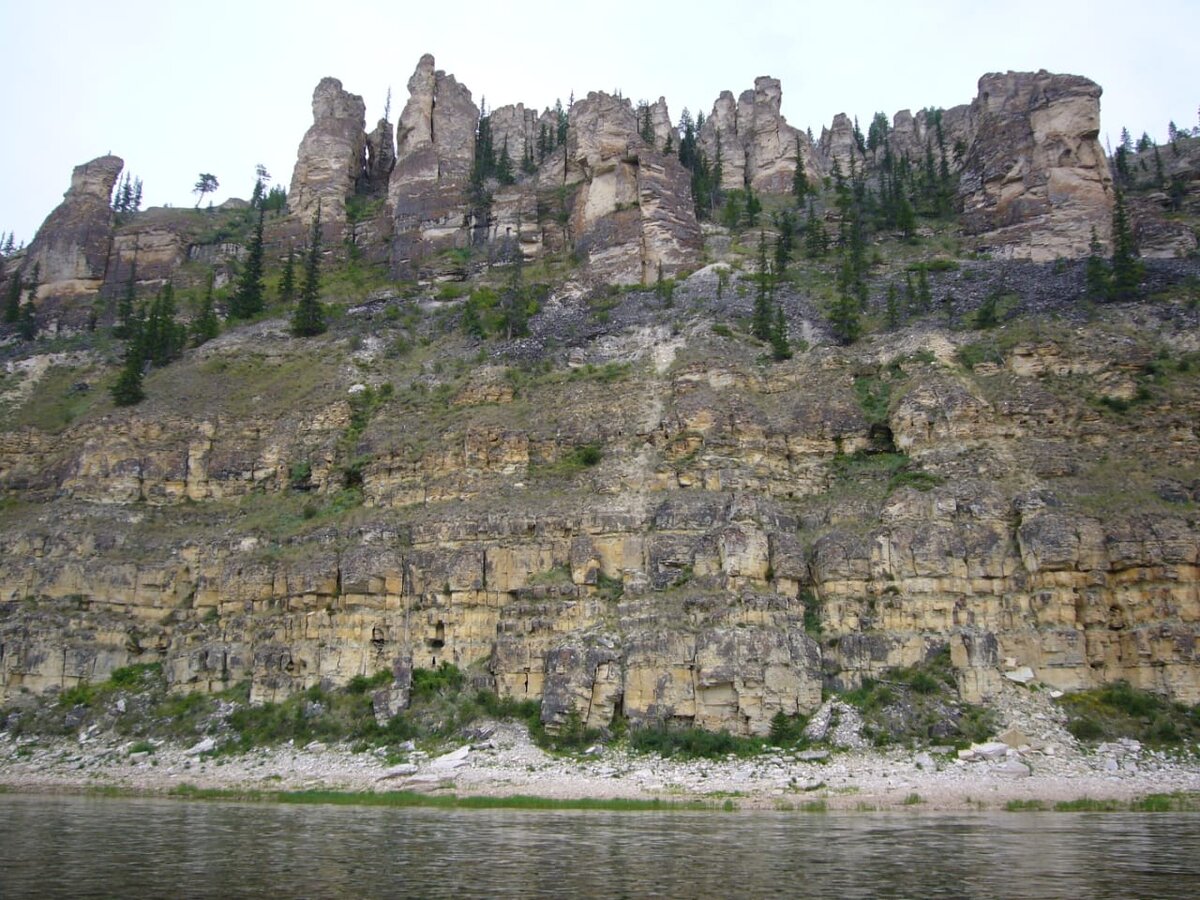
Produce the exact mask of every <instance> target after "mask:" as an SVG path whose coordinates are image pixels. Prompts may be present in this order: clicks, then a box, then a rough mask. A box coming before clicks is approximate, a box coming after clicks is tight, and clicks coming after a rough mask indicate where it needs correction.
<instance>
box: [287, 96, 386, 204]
mask: <svg viewBox="0 0 1200 900" xmlns="http://www.w3.org/2000/svg"><path fill="white" fill-rule="evenodd" d="M312 108H313V124H312V127H311V128H309V129H308V131H307V132H306V133H305V135H304V139H303V140H301V141H300V149H299V151H297V154H296V168H295V169H293V170H292V185H291V190H290V191H289V192H288V209H289V210H290V211H291V212H292V213H293V214H295V215H297V216H299V217H300V218H301V220H303V221H305V222H309V221H312V218H313V216H314V215H316V211H317V204H318V203H320V204H321V218H322V220H323V221H326V222H335V221H345V218H346V198H347V197H349V196H351V195H352V194H353V193H354V192H355V189H356V187H357V185H358V184H359V181H360V179H361V178H362V177H363V169H364V166H365V164H366V142H367V141H366V134H365V128H366V104H364V103H363V99H362V97H359V96H358V95H357V94H351V93H348V92H347V91H344V90H342V83H341V82H340V81H338V80H337V79H336V78H322V79H321V82H320V84H318V85H317V88H316V90H314V91H313V100H312Z"/></svg>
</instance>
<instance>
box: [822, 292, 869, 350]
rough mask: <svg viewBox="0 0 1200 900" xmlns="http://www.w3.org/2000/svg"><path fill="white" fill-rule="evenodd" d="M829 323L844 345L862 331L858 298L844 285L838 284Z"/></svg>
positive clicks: (851, 341) (850, 342)
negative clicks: (838, 287)
mask: <svg viewBox="0 0 1200 900" xmlns="http://www.w3.org/2000/svg"><path fill="white" fill-rule="evenodd" d="M829 325H830V328H831V329H832V330H833V334H834V336H835V337H836V338H837V339H838V341H840V342H841V343H842V344H846V345H849V344H853V343H854V342H855V341H856V340H858V337H859V335H860V334H861V333H862V322H861V320H860V319H859V311H858V298H857V297H855V296H854V294H853V293H851V292H850V290H849V289H848V286H846V285H843V286H840V289H839V290H838V295H837V299H836V300H834V301H833V308H832V309H831V310H830V312H829Z"/></svg>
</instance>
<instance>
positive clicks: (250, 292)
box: [229, 207, 266, 319]
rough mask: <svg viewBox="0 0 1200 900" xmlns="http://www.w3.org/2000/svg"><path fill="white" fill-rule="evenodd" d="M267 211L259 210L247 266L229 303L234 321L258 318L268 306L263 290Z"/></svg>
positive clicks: (247, 257)
mask: <svg viewBox="0 0 1200 900" xmlns="http://www.w3.org/2000/svg"><path fill="white" fill-rule="evenodd" d="M264 215H265V210H263V209H262V208H261V207H260V208H259V210H258V224H257V225H256V226H255V228H254V236H253V237H252V238H251V239H250V249H249V251H248V252H247V254H246V265H245V266H244V267H243V268H242V274H241V275H240V276H239V278H238V285H237V289H236V290H235V291H234V293H233V297H232V299H230V301H229V315H230V317H231V318H234V319H249V318H252V317H254V316H257V315H258V314H259V313H260V312H262V311H263V308H264V307H265V306H266V299H265V298H264V296H263V295H264V290H263V216H264Z"/></svg>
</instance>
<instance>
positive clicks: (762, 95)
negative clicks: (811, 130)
mask: <svg viewBox="0 0 1200 900" xmlns="http://www.w3.org/2000/svg"><path fill="white" fill-rule="evenodd" d="M782 97H783V90H782V88H781V86H780V83H779V79H777V78H771V77H770V76H768V75H762V76H760V77H758V78H756V79H754V90H751V91H743V92H742V95H741V96H740V97H739V98H738V99H737V101H736V102H735V101H734V99H733V94H732V93H730V92H729V91H722V92H721V96H720V97H718V98H717V102H716V103H714V104H713V109H712V114H711V115H710V116H709V117H708V118H707V119H705V120H704V127H703V128H702V129H701V130H700V134H699V137H698V140H699V145H700V149H701V151H703V153H704V154H705V156H707V157H708V160H709V162H710V163H713V162H715V160H716V158H717V152H718V149H717V148H718V139H719V143H720V155H721V187H722V188H723V189H724V190H742V189H744V188H746V187H747V186H749V187H752V188H754V190H756V191H766V192H769V193H781V194H782V193H787V192H788V191H790V190H791V188H792V178H793V176H794V174H795V172H796V154H797V152H798V153H799V154H800V156H801V158H802V159H803V160H804V165H805V169H806V171H807V172H808V173H809V174H810V175H812V174H814V173H821V172H823V171H824V166H823V165H822V163H821V160H820V158H819V157H818V156H817V154H816V153H815V152H814V148H813V147H812V145H811V143H810V142H809V140H808V135H807V134H805V133H804V132H802V131H800V130H798V129H796V128H793V127H792V126H790V125H789V124H788V123H787V120H786V119H785V118H784V117H783V115H782V114H781V113H780V111H779V110H780V102H781V100H782Z"/></svg>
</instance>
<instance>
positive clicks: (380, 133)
mask: <svg viewBox="0 0 1200 900" xmlns="http://www.w3.org/2000/svg"><path fill="white" fill-rule="evenodd" d="M395 167H396V139H395V135H394V134H393V133H392V123H391V122H389V121H388V120H387V119H380V120H379V122H378V124H376V126H375V130H374V131H372V132H371V133H370V134H368V135H367V165H366V169H365V170H364V172H363V179H362V180H361V181H360V183H359V193H361V194H367V195H369V196H372V197H386V196H387V192H388V182H389V181H390V180H391V177H392V169H394V168H395Z"/></svg>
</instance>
